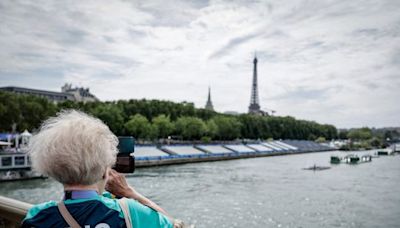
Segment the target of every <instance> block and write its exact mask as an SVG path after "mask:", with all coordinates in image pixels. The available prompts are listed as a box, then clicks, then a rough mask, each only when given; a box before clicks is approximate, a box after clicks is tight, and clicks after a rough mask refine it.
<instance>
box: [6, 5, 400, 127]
mask: <svg viewBox="0 0 400 228" xmlns="http://www.w3.org/2000/svg"><path fill="white" fill-rule="evenodd" d="M399 10H400V2H397V1H390V0H386V1H385V0H384V1H379V2H377V1H368V0H356V1H344V0H343V1H329V0H324V1H305V0H304V1H297V2H293V1H289V0H284V1H269V0H263V1H239V0H238V1H180V0H173V1H171V2H168V4H166V3H165V1H158V0H154V1H122V0H117V1H113V2H109V1H105V0H101V1H84V2H82V1H72V2H69V3H68V4H67V3H65V2H62V1H53V2H49V1H7V0H6V1H1V2H0V21H1V22H2V23H1V26H0V45H1V46H0V86H7V85H16V86H25V87H32V88H38V89H51V90H58V89H59V88H60V87H61V86H62V85H63V84H64V83H66V82H68V83H74V84H77V85H82V86H85V87H90V89H91V91H92V92H93V93H94V94H96V96H97V97H99V98H100V99H102V100H113V99H129V98H138V99H140V98H143V97H146V98H150V99H153V98H154V99H163V100H173V101H178V102H179V101H183V100H186V101H191V102H194V103H195V105H196V106H197V107H203V106H204V105H205V102H206V99H207V89H208V86H211V90H212V99H213V103H214V106H215V108H216V109H217V110H218V111H228V110H233V111H239V112H246V111H247V108H248V104H249V101H250V87H251V77H252V58H253V57H254V51H257V57H258V59H259V64H258V70H259V72H258V76H259V93H260V104H261V106H262V108H264V109H273V110H276V111H277V114H280V115H291V116H295V117H297V118H301V119H309V120H316V121H319V122H323V123H331V124H335V125H337V126H338V127H357V126H366V125H367V126H389V125H397V126H399V125H400V122H399V121H400V120H399V119H398V118H397V117H396V113H397V114H398V113H399V112H400V107H399V106H398V105H397V103H398V101H397V97H399V95H400V90H398V88H399V85H400V75H399V68H400V54H399V53H400V15H399V14H398V12H399Z"/></svg>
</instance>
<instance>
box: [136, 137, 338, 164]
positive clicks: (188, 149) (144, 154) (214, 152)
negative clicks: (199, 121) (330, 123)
mask: <svg viewBox="0 0 400 228" xmlns="http://www.w3.org/2000/svg"><path fill="white" fill-rule="evenodd" d="M330 150H333V148H330V147H328V146H325V145H321V144H318V143H315V142H312V141H303V140H282V141H267V142H259V143H256V142H253V143H248V144H241V143H236V144H223V143H221V144H195V145H187V144H185V145H163V146H160V147H156V146H137V147H136V148H135V153H134V156H135V158H136V166H137V167H143V166H155V165H168V164H178V163H190V162H201V161H219V160H227V159H237V158H250V157H262V156H271V155H284V154H296V153H308V152H317V151H330Z"/></svg>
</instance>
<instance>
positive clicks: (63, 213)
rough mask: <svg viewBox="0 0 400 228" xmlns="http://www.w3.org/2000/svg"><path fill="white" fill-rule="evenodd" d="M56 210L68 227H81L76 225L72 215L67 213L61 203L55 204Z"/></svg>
mask: <svg viewBox="0 0 400 228" xmlns="http://www.w3.org/2000/svg"><path fill="white" fill-rule="evenodd" d="M57 207H58V210H59V211H60V213H61V216H62V217H63V218H64V220H65V221H66V222H67V223H68V225H69V226H70V227H71V228H81V226H80V225H79V224H78V222H77V221H76V220H75V219H74V217H72V215H71V214H70V213H69V211H68V209H67V207H66V206H65V204H64V202H63V201H60V202H59V203H58V204H57Z"/></svg>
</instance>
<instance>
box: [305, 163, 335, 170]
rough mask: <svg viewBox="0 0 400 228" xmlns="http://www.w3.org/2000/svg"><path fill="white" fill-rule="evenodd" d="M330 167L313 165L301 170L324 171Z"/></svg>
mask: <svg viewBox="0 0 400 228" xmlns="http://www.w3.org/2000/svg"><path fill="white" fill-rule="evenodd" d="M330 168H331V167H329V166H317V165H315V164H314V165H313V166H310V167H307V168H303V170H313V171H321V170H326V169H330Z"/></svg>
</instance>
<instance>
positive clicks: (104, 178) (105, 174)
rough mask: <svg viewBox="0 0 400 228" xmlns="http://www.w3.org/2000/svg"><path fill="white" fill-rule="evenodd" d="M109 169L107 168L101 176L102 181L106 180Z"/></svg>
mask: <svg viewBox="0 0 400 228" xmlns="http://www.w3.org/2000/svg"><path fill="white" fill-rule="evenodd" d="M109 169H110V168H107V169H106V171H105V172H104V174H103V180H107V179H108V172H109Z"/></svg>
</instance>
